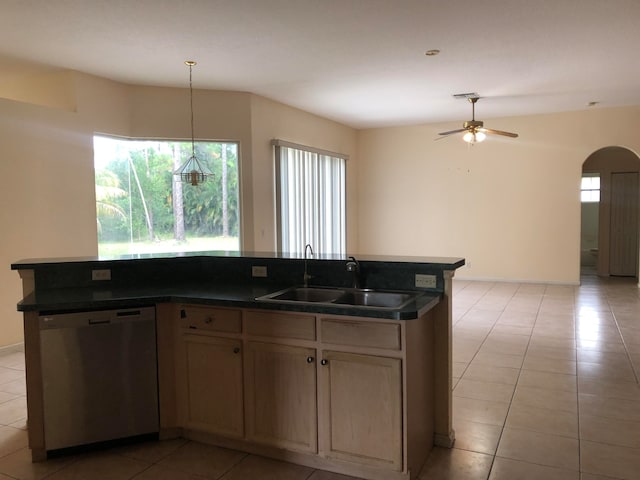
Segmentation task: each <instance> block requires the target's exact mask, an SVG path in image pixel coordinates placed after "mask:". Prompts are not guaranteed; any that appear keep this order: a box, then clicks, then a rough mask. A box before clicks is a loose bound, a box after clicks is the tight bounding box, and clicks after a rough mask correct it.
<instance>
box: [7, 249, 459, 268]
mask: <svg viewBox="0 0 640 480" xmlns="http://www.w3.org/2000/svg"><path fill="white" fill-rule="evenodd" d="M348 257H349V255H314V256H313V257H312V259H313V260H337V261H344V260H346V259H347V258H348ZM355 257H356V258H357V259H358V260H359V261H365V262H366V261H371V262H385V263H422V264H432V265H439V266H440V267H441V268H443V269H444V270H455V269H457V268H460V267H462V266H463V265H464V264H465V260H464V258H461V257H421V256H395V255H355ZM198 258H211V259H214V258H247V259H248V258H254V259H283V260H290V259H302V258H303V256H302V255H301V254H289V253H276V252H242V253H240V252H219V251H211V252H184V253H161V254H160V253H159V254H145V255H123V256H120V257H108V258H107V257H105V258H101V257H60V258H31V259H23V260H18V261H16V262H14V263H12V264H11V269H12V270H29V269H34V268H38V267H43V266H50V265H65V264H78V263H88V264H99V265H103V266H104V265H108V264H110V263H113V262H131V263H136V262H148V261H153V260H155V261H170V260H175V259H182V260H187V259H198Z"/></svg>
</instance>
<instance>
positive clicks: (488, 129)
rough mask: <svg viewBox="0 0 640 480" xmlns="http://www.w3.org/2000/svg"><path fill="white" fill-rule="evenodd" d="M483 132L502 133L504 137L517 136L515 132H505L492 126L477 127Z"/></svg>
mask: <svg viewBox="0 0 640 480" xmlns="http://www.w3.org/2000/svg"><path fill="white" fill-rule="evenodd" d="M478 130H479V131H480V132H483V133H490V134H491V135H504V136H505V137H511V138H517V137H518V134H517V133H511V132H505V131H503V130H494V129H493V128H480V129H478Z"/></svg>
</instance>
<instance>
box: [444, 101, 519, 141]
mask: <svg viewBox="0 0 640 480" xmlns="http://www.w3.org/2000/svg"><path fill="white" fill-rule="evenodd" d="M479 99H480V97H468V98H467V100H469V102H471V120H468V121H466V122H464V123H463V124H462V126H463V128H458V129H456V130H449V131H448V132H440V133H439V134H438V135H442V136H441V137H439V138H436V140H441V139H443V138H446V137H448V136H449V135H453V134H455V133H461V132H465V134H464V135H463V136H462V139H463V140H464V141H465V142H467V143H476V142H482V141H483V140H484V139H485V138H486V134H487V133H488V134H490V135H503V136H505V137H511V138H516V137H517V136H518V134H517V133H512V132H505V131H502V130H494V129H493V128H485V127H484V122H482V121H481V120H476V108H475V107H476V102H477V101H478V100H479Z"/></svg>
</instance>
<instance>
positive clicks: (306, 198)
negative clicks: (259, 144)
mask: <svg viewBox="0 0 640 480" xmlns="http://www.w3.org/2000/svg"><path fill="white" fill-rule="evenodd" d="M273 144H274V145H275V150H276V208H277V212H278V213H277V218H278V228H277V230H278V250H279V251H281V252H289V253H297V254H301V253H302V252H303V251H304V246H305V245H306V244H307V243H309V244H311V246H312V247H313V249H314V251H315V252H316V253H322V254H338V255H340V254H342V255H344V254H345V253H346V207H345V197H346V194H345V190H346V180H345V177H346V160H347V157H346V156H345V155H340V154H336V153H332V152H326V151H322V150H318V149H312V148H309V147H304V146H301V145H295V144H291V143H287V142H283V141H281V140H274V141H273Z"/></svg>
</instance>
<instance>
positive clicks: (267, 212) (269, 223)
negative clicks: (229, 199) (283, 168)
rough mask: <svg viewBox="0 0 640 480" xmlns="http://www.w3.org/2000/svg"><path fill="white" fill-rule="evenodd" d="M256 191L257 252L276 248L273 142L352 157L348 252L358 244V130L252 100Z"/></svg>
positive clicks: (270, 103) (281, 106) (355, 248)
mask: <svg viewBox="0 0 640 480" xmlns="http://www.w3.org/2000/svg"><path fill="white" fill-rule="evenodd" d="M251 111H252V128H251V130H252V132H253V155H254V158H253V168H254V182H253V191H254V195H255V198H256V201H255V202H254V219H255V220H254V225H255V239H256V240H255V246H256V248H255V249H256V250H257V251H273V250H275V249H276V231H275V209H274V204H275V198H274V188H275V187H274V185H275V183H274V182H275V178H274V159H273V147H272V146H271V140H273V139H276V138H277V139H280V140H286V141H289V142H293V143H299V144H301V145H309V146H313V147H316V148H320V149H323V150H329V151H332V152H338V153H342V154H346V155H349V160H348V161H347V174H346V175H347V251H348V252H354V253H355V252H356V251H357V245H358V228H357V217H358V215H357V212H358V201H357V191H358V184H357V182H358V155H357V148H356V131H355V130H353V129H351V128H347V127H345V126H344V125H341V124H339V123H336V122H331V121H329V120H327V119H324V118H322V117H318V116H314V115H310V114H308V113H305V112H302V111H300V110H297V109H295V108H291V107H288V106H286V105H282V104H281V103H277V102H273V101H271V100H268V99H266V98H264V97H258V96H253V98H252V107H251Z"/></svg>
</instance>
